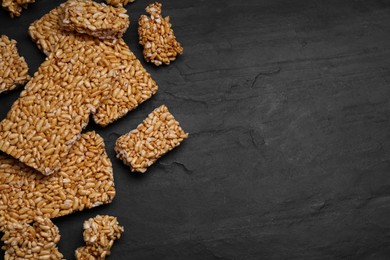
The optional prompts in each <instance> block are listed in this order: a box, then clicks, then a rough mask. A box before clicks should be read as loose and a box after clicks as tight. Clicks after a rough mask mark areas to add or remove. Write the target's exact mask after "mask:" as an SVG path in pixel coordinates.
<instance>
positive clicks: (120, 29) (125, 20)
mask: <svg viewBox="0 0 390 260" xmlns="http://www.w3.org/2000/svg"><path fill="white" fill-rule="evenodd" d="M61 6H62V8H63V9H64V12H63V16H62V17H61V25H62V27H63V28H64V29H65V30H67V31H76V32H79V33H85V34H88V35H91V36H94V37H98V38H100V39H111V40H113V39H116V38H121V37H122V36H123V34H124V32H125V31H126V30H127V28H128V27H129V25H130V21H129V16H128V15H127V14H126V12H127V10H126V9H125V8H123V7H118V8H115V7H112V6H108V5H105V4H99V3H96V2H94V1H91V0H69V1H67V2H66V3H64V4H63V5H61Z"/></svg>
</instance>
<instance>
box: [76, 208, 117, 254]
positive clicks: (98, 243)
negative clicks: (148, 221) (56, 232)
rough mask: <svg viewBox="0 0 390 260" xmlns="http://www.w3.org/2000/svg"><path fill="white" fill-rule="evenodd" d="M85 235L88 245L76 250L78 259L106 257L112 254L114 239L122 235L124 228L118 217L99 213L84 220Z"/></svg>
mask: <svg viewBox="0 0 390 260" xmlns="http://www.w3.org/2000/svg"><path fill="white" fill-rule="evenodd" d="M83 227H84V232H83V237H84V241H85V242H86V246H83V247H79V248H78V249H77V250H76V253H75V255H76V259H78V260H84V259H95V258H99V259H105V257H106V256H108V255H110V253H111V251H110V250H111V247H112V246H113V244H114V241H115V240H117V239H119V238H120V237H121V234H122V233H123V231H124V229H123V227H122V226H120V225H119V223H118V220H117V218H116V217H113V216H108V215H102V216H101V215H98V216H96V217H94V218H90V219H88V220H86V221H85V222H84V225H83Z"/></svg>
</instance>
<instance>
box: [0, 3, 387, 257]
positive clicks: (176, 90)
mask: <svg viewBox="0 0 390 260" xmlns="http://www.w3.org/2000/svg"><path fill="white" fill-rule="evenodd" d="M61 2H62V1H58V0H37V3H35V4H32V5H30V6H29V9H28V10H25V11H23V13H22V16H21V17H20V18H16V19H11V18H9V16H8V14H7V13H6V12H5V11H2V10H1V11H0V34H6V35H8V36H9V37H11V38H14V39H16V40H17V41H18V47H19V50H20V53H21V54H22V55H23V56H25V58H26V60H27V62H28V64H29V66H30V69H31V70H30V71H31V73H34V72H35V71H36V70H37V68H38V66H39V64H40V63H41V62H42V61H43V59H44V55H43V54H42V53H41V52H40V51H39V50H38V49H37V47H36V45H35V44H34V43H33V42H32V41H31V39H30V38H29V36H28V35H27V28H28V25H29V24H30V23H31V22H33V21H34V20H35V19H38V18H40V17H41V16H42V15H43V14H45V13H47V12H48V11H50V10H51V9H52V8H54V7H55V6H57V5H58V4H60V3H61ZM151 2H153V1H150V0H148V1H145V0H136V2H135V3H134V4H130V5H128V6H127V9H128V10H129V14H130V18H131V25H130V28H129V30H128V31H127V33H126V34H125V36H124V39H125V41H126V42H127V43H128V44H129V46H130V48H131V49H132V50H133V52H134V53H135V54H136V56H137V57H138V58H139V59H141V60H142V55H141V48H140V46H139V45H138V43H137V40H138V38H137V20H138V18H139V16H140V15H141V14H142V13H144V8H145V7H146V6H147V4H148V3H151ZM162 3H163V14H164V15H170V16H171V21H172V23H173V28H174V30H175V33H176V36H177V38H178V40H179V41H180V42H181V43H182V44H183V46H184V49H185V53H184V55H183V56H182V57H180V58H179V59H178V60H176V61H175V62H174V63H173V64H171V65H170V66H163V67H160V68H155V67H153V66H152V65H150V64H146V63H145V62H144V61H143V60H142V63H143V64H144V65H145V67H146V69H147V70H148V71H149V72H150V73H151V74H152V76H153V78H154V79H155V80H156V82H157V83H158V85H159V87H160V89H159V91H158V93H157V94H156V95H155V96H154V97H153V98H152V99H151V100H149V101H147V102H145V103H144V104H142V105H141V106H140V107H139V108H137V109H136V110H135V111H132V112H130V113H129V114H128V115H127V116H126V117H124V118H122V119H121V120H119V121H117V122H115V123H113V124H111V125H109V126H108V127H106V128H101V127H98V126H96V125H95V124H93V123H92V122H91V123H90V124H89V126H88V130H96V131H97V132H98V133H99V134H101V135H102V136H103V137H104V140H105V144H106V148H107V152H108V154H109V156H110V158H111V160H112V162H113V167H114V175H115V181H116V188H117V197H116V198H115V200H114V202H113V203H112V204H110V205H106V206H101V207H98V208H96V209H93V210H87V211H83V212H80V213H76V214H73V215H69V216H66V217H62V218H59V219H55V220H54V222H55V224H57V225H58V227H59V229H60V232H61V234H62V239H61V242H60V244H59V249H60V250H61V252H63V254H64V255H65V257H66V258H67V259H72V258H73V254H74V250H75V249H76V248H77V247H78V246H81V245H82V244H83V240H82V222H83V221H84V220H86V219H88V218H90V217H93V216H95V215H97V214H111V215H115V216H117V217H118V218H119V221H120V223H121V224H122V225H124V227H125V233H124V235H123V237H122V238H121V239H120V240H119V241H117V242H116V243H115V245H114V247H113V250H112V256H111V259H137V260H138V259H140V260H141V259H144V260H148V259H178V260H179V259H180V260H182V259H205V260H207V259H248V260H251V259H375V260H376V259H390V1H389V0H371V1H369V0H367V1H364V0H345V1H340V0H297V1H289V0H245V1H237V0H224V1H218V0H199V1H193V0H176V1H174V0H162ZM19 94H20V90H18V91H15V92H12V93H8V94H3V95H1V96H0V104H1V106H0V119H2V118H4V117H5V115H6V113H7V111H8V109H9V108H10V106H11V104H12V103H13V102H14V100H16V99H17V97H18V95H19ZM161 104H166V105H167V106H168V107H169V108H170V110H171V112H172V113H173V114H174V115H175V117H176V118H177V119H178V120H179V121H180V122H181V124H182V126H183V128H184V129H185V130H186V131H188V132H189V133H190V137H189V139H188V140H186V141H185V142H184V143H183V144H182V145H181V146H180V147H179V148H178V149H175V150H174V151H172V152H171V153H169V154H168V155H167V156H165V157H164V158H162V159H161V160H159V161H158V163H157V164H156V165H154V166H152V167H150V169H149V170H148V172H147V173H146V174H144V175H136V174H131V173H130V171H129V169H128V167H126V166H124V165H123V164H122V163H121V162H120V161H118V160H117V159H115V153H114V151H113V147H114V143H115V140H116V139H117V138H118V136H120V135H122V134H124V133H126V132H128V131H130V130H131V129H133V128H135V127H136V126H137V125H138V123H139V122H141V121H142V120H143V119H144V118H145V117H146V115H147V114H148V113H149V112H151V111H152V110H153V109H154V108H156V107H157V106H160V105H161Z"/></svg>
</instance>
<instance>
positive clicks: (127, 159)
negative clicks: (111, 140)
mask: <svg viewBox="0 0 390 260" xmlns="http://www.w3.org/2000/svg"><path fill="white" fill-rule="evenodd" d="M187 137H188V134H187V133H185V132H184V131H183V129H182V128H181V127H180V125H179V122H178V121H176V120H175V118H174V117H173V115H172V114H171V113H170V112H169V111H168V108H167V107H166V106H165V105H162V106H160V107H158V108H156V109H155V110H154V111H153V112H152V113H150V114H149V115H148V117H147V118H146V119H145V120H144V121H143V122H142V123H141V124H139V125H138V127H137V129H134V130H132V131H130V132H129V133H128V134H125V135H122V136H120V137H119V138H118V139H117V141H116V146H115V151H116V156H117V158H119V159H121V160H122V161H123V162H124V163H125V164H126V165H129V166H130V167H131V171H133V172H135V171H137V172H145V171H146V170H147V167H149V166H150V165H152V164H153V163H154V162H155V161H156V160H157V159H158V158H160V157H161V156H163V155H164V154H165V153H167V152H168V151H170V150H172V149H173V148H175V147H176V146H178V145H180V143H181V142H182V141H183V140H184V139H186V138H187Z"/></svg>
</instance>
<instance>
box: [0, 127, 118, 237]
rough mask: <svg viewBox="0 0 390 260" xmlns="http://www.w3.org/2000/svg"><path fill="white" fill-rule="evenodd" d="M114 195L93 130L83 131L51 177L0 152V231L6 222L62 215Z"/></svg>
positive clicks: (103, 153) (100, 142)
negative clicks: (59, 168) (58, 169)
mask: <svg viewBox="0 0 390 260" xmlns="http://www.w3.org/2000/svg"><path fill="white" fill-rule="evenodd" d="M114 196H115V187H114V177H113V173H112V165H111V162H110V159H109V158H108V156H107V154H106V151H105V147H104V142H103V138H102V137H100V136H99V135H98V134H96V133H95V132H88V133H85V134H83V135H82V136H81V138H80V139H79V141H78V142H77V143H76V144H75V145H74V146H73V147H72V149H71V150H70V152H69V154H68V156H67V158H66V160H65V161H64V163H63V165H62V168H61V171H60V172H58V173H56V174H53V175H50V176H43V175H42V174H40V173H39V172H36V171H34V170H33V169H31V168H29V167H27V166H25V165H23V164H22V163H20V162H19V161H17V160H16V159H14V158H12V157H9V156H6V155H0V231H1V229H2V227H4V226H5V225H6V224H7V223H9V222H13V221H17V222H18V223H30V222H32V221H33V220H34V219H35V218H37V217H48V218H55V217H59V216H64V215H68V214H70V213H72V212H75V211H79V210H83V209H87V208H93V207H96V206H99V205H102V204H106V203H110V202H111V201H112V199H113V198H114Z"/></svg>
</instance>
